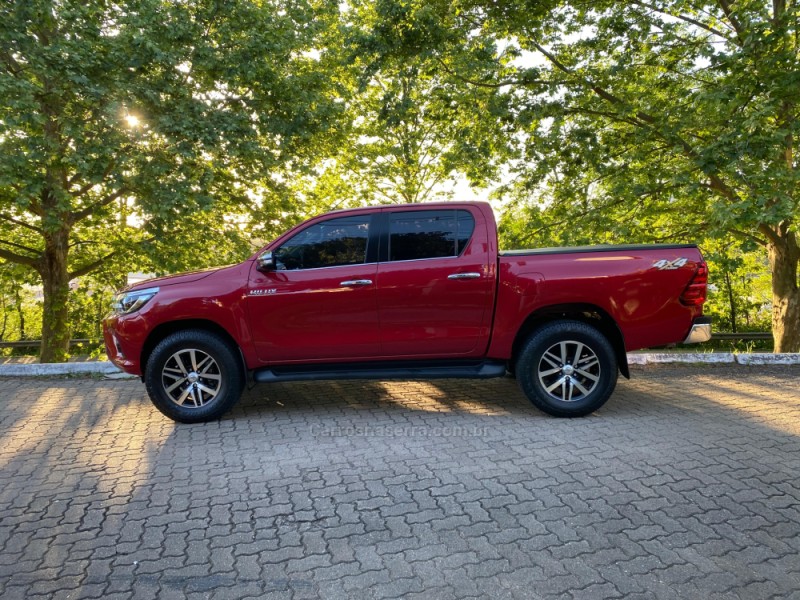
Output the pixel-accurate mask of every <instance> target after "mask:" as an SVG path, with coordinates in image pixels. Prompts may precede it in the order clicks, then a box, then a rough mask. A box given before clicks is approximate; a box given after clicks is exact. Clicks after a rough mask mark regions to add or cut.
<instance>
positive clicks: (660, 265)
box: [652, 258, 689, 271]
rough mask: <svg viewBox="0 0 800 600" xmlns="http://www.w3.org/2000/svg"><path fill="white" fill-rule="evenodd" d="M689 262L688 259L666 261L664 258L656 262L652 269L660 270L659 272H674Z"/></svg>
mask: <svg viewBox="0 0 800 600" xmlns="http://www.w3.org/2000/svg"><path fill="white" fill-rule="evenodd" d="M687 262H689V259H688V258H676V259H675V260H666V259H664V258H662V259H661V260H657V261H656V262H654V263H653V266H652V268H653V269H658V270H659V271H674V270H675V269H680V268H681V267H682V266H684V265H685V264H686V263H687Z"/></svg>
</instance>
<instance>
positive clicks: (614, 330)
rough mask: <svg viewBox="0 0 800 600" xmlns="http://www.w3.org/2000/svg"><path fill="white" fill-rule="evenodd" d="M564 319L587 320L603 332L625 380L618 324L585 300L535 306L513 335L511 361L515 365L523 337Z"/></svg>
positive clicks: (625, 362)
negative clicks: (612, 349) (582, 301)
mask: <svg viewBox="0 0 800 600" xmlns="http://www.w3.org/2000/svg"><path fill="white" fill-rule="evenodd" d="M566 319H569V320H572V321H580V322H582V323H586V324H587V325H590V326H592V327H594V328H595V329H597V330H598V331H599V332H600V333H602V334H603V335H604V336H605V337H606V339H608V341H609V342H610V343H611V346H612V347H613V348H614V353H615V354H616V358H617V364H618V366H619V371H620V373H622V375H623V377H625V378H626V379H630V370H629V369H628V357H627V354H626V353H625V338H624V337H623V335H622V331H621V330H620V328H619V325H617V322H616V321H615V320H614V319H613V318H612V317H611V315H609V314H608V313H607V312H606V311H604V310H603V309H602V308H600V307H599V306H596V305H594V304H587V303H571V304H555V305H551V306H545V307H542V308H538V309H536V310H535V311H533V312H532V313H531V314H530V315H528V317H527V318H526V319H525V321H523V323H522V325H521V326H520V328H519V330H518V331H517V335H516V336H515V338H514V343H513V345H512V347H511V364H512V365H514V364H516V362H517V357H518V356H519V353H520V352H521V350H522V347H523V345H524V344H525V340H527V339H528V338H529V337H530V336H531V334H532V333H533V332H534V331H536V330H537V329H539V328H540V327H542V326H543V325H546V324H548V323H552V322H554V321H561V320H566Z"/></svg>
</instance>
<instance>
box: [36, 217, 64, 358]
mask: <svg viewBox="0 0 800 600" xmlns="http://www.w3.org/2000/svg"><path fill="white" fill-rule="evenodd" d="M68 248H69V230H68V229H66V228H62V229H59V230H57V231H55V232H53V233H50V234H46V235H45V250H44V255H43V256H42V266H41V270H40V274H41V276H42V284H43V287H44V311H43V314H42V350H41V354H40V355H39V361H40V362H43V363H52V362H66V360H67V358H69V338H70V333H69V313H68V307H67V301H68V299H69V271H68V269H67V252H68Z"/></svg>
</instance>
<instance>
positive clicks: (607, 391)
mask: <svg viewBox="0 0 800 600" xmlns="http://www.w3.org/2000/svg"><path fill="white" fill-rule="evenodd" d="M516 375H517V381H518V382H519V385H520V387H521V388H522V391H523V392H525V395H526V396H527V397H528V399H529V400H530V401H531V402H532V403H533V404H534V405H535V406H536V407H537V408H539V409H540V410H542V411H544V412H546V413H548V414H550V415H554V416H556V417H582V416H584V415H588V414H590V413H592V412H594V411H595V410H597V409H598V408H600V407H601V406H603V404H605V403H606V401H607V400H608V398H609V396H611V393H612V392H613V391H614V387H615V386H616V384H617V359H616V356H615V354H614V349H613V348H612V346H611V344H610V343H609V341H608V339H606V337H605V336H604V335H603V334H602V333H600V332H599V331H598V330H597V329H595V328H594V327H591V326H590V325H587V324H586V323H582V322H580V321H556V322H554V323H550V324H548V325H545V326H544V327H542V328H541V329H538V330H537V331H535V332H534V333H533V335H532V336H531V337H530V338H529V339H528V341H527V342H526V343H525V346H524V347H523V349H522V352H521V353H520V355H519V359H518V360H517V365H516Z"/></svg>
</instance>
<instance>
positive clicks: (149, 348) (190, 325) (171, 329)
mask: <svg viewBox="0 0 800 600" xmlns="http://www.w3.org/2000/svg"><path fill="white" fill-rule="evenodd" d="M188 330H200V331H208V332H210V333H214V334H216V335H218V336H220V337H221V338H223V339H224V340H225V341H226V342H227V343H228V344H229V345H230V347H231V348H232V349H235V353H234V354H235V355H236V356H237V357H238V361H239V365H240V366H241V369H242V374H243V375H244V377H245V381H246V380H247V379H246V378H247V367H246V366H245V364H246V363H245V360H244V355H243V354H242V349H241V348H240V347H239V344H238V343H236V340H235V339H234V338H233V336H232V335H231V334H230V333H228V331H227V330H226V329H225V328H224V327H222V326H221V325H219V324H218V323H215V322H214V321H209V320H207V319H180V320H177V321H167V322H166V323H161V324H160V325H158V326H156V327H154V328H153V330H152V331H151V332H150V334H149V335H148V336H147V339H146V340H145V342H144V345H143V346H142V354H141V359H140V360H141V363H140V364H141V365H142V380H144V377H145V372H146V370H147V361H148V360H149V359H150V355H151V354H152V353H153V350H154V349H155V347H156V346H157V345H158V344H159V342H161V340H163V339H164V338H166V337H167V336H169V335H172V334H173V333H178V332H179V331H188Z"/></svg>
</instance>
